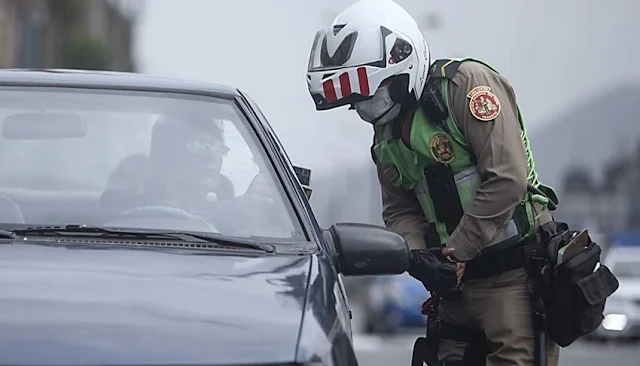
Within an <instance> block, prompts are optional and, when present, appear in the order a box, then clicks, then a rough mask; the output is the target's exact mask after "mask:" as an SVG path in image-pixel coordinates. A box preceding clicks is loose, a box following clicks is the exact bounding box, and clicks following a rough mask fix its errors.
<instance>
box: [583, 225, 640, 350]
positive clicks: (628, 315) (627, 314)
mask: <svg viewBox="0 0 640 366" xmlns="http://www.w3.org/2000/svg"><path fill="white" fill-rule="evenodd" d="M637 239H638V240H637V242H636V244H634V242H633V241H631V242H630V243H625V242H621V241H617V242H614V244H613V246H612V247H611V249H610V250H609V251H608V252H607V254H606V255H605V256H604V260H603V262H604V264H606V265H607V266H608V267H609V268H610V269H611V271H612V272H613V274H615V275H616V277H617V278H618V281H620V287H619V288H618V290H617V291H616V292H615V293H614V294H613V295H611V297H610V298H609V299H608V300H607V303H606V306H605V310H604V315H605V317H604V320H603V321H602V324H601V325H600V327H599V328H598V329H596V330H595V331H594V332H593V333H591V334H590V335H589V337H588V338H590V339H593V340H604V341H606V340H619V341H622V340H632V341H638V340H640V245H638V244H640V235H639V236H637Z"/></svg>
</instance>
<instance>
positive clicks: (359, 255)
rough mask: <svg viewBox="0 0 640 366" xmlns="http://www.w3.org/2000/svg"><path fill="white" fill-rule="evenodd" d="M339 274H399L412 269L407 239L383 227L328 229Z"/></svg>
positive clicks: (356, 225) (341, 225)
mask: <svg viewBox="0 0 640 366" xmlns="http://www.w3.org/2000/svg"><path fill="white" fill-rule="evenodd" d="M328 232H329V234H330V235H331V239H332V240H333V243H334V247H335V251H336V253H335V254H336V258H335V259H336V263H337V266H338V271H339V272H340V273H342V274H343V275H345V276H368V275H396V274H401V273H403V272H405V271H406V270H407V269H408V268H409V248H408V247H407V244H406V242H405V240H404V238H403V237H402V236H400V235H398V234H396V233H395V232H393V231H391V230H388V229H386V228H384V227H381V226H376V225H369V224H359V223H339V224H334V225H332V226H331V227H330V228H329V230H328Z"/></svg>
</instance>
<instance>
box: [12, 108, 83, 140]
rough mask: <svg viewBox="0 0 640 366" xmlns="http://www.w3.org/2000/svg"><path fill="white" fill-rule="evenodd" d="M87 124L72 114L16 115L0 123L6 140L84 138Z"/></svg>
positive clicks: (42, 113)
mask: <svg viewBox="0 0 640 366" xmlns="http://www.w3.org/2000/svg"><path fill="white" fill-rule="evenodd" d="M86 135H87V124H86V123H85V121H84V120H83V119H82V117H81V116H80V115H77V114H74V113H58V112H56V113H53V112H40V113H17V114H12V115H9V116H7V117H6V118H5V119H4V121H3V122H2V137H3V138H4V139H6V140H48V139H63V138H74V137H84V136H86Z"/></svg>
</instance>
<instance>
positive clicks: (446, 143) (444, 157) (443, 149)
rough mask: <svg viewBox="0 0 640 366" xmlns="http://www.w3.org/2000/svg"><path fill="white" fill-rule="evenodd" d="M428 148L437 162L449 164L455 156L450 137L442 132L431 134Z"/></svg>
mask: <svg viewBox="0 0 640 366" xmlns="http://www.w3.org/2000/svg"><path fill="white" fill-rule="evenodd" d="M429 148H430V150H431V157H433V160H435V161H437V162H439V163H443V164H449V163H450V162H452V161H453V159H454V158H455V156H456V154H455V148H454V146H453V143H452V142H451V139H450V138H449V136H447V135H445V134H443V133H436V134H435V135H433V137H432V138H431V141H429Z"/></svg>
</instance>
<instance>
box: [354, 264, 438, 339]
mask: <svg viewBox="0 0 640 366" xmlns="http://www.w3.org/2000/svg"><path fill="white" fill-rule="evenodd" d="M429 297H430V294H429V292H428V291H427V290H426V289H425V288H424V286H423V285H422V283H420V281H418V280H416V279H415V278H413V277H411V276H410V275H409V273H407V272H405V273H403V274H400V275H394V276H381V277H376V278H375V279H374V280H373V281H372V282H371V284H370V286H369V288H368V289H367V295H366V301H365V304H364V308H363V310H364V312H365V331H366V332H367V333H378V334H392V333H396V332H397V331H398V330H399V329H400V328H404V327H407V328H408V327H423V326H424V325H425V320H426V317H425V316H424V315H422V313H421V312H420V311H421V309H422V303H423V302H424V301H425V300H426V299H428V298H429Z"/></svg>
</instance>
